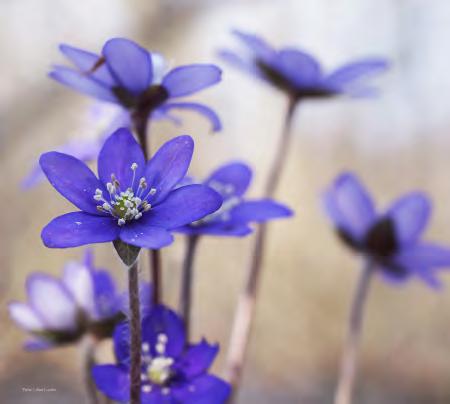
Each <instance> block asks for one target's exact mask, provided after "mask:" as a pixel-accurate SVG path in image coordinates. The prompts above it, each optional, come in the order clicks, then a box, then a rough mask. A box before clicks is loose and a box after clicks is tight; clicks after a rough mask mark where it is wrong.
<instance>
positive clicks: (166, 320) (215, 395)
mask: <svg viewBox="0 0 450 404" xmlns="http://www.w3.org/2000/svg"><path fill="white" fill-rule="evenodd" d="M129 340H130V332H129V326H128V323H122V324H120V325H118V326H117V327H116V330H115V333H114V351H115V354H116V359H117V362H118V363H117V364H116V365H97V366H95V367H94V368H93V370H92V374H93V378H94V381H95V384H96V385H97V388H98V389H99V390H100V391H102V392H103V393H104V394H105V395H106V396H107V397H109V398H111V399H113V400H116V401H119V402H128V400H129V396H130V377H129V371H130V369H129V367H130V349H129ZM218 351H219V347H218V345H210V344H209V343H207V342H206V341H205V340H202V341H201V342H199V343H197V344H189V343H188V341H186V335H185V330H184V325H183V322H182V320H181V319H180V318H179V317H178V315H177V314H176V313H175V312H173V311H171V310H169V309H168V308H166V307H164V306H155V307H154V308H153V309H152V311H151V312H150V313H149V315H148V316H147V317H145V318H144V319H143V320H142V373H141V403H142V404H165V403H174V404H175V403H176V404H221V403H224V402H225V400H226V399H227V398H228V396H229V394H230V386H229V385H228V384H227V383H225V382H224V381H222V380H221V379H219V378H218V377H216V376H213V375H211V374H209V373H208V370H209V368H210V367H211V365H212V363H213V361H214V359H215V357H216V355H217V353H218Z"/></svg>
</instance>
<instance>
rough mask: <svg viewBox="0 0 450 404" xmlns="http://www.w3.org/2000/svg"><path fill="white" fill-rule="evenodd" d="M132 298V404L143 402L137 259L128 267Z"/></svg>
mask: <svg viewBox="0 0 450 404" xmlns="http://www.w3.org/2000/svg"><path fill="white" fill-rule="evenodd" d="M128 294H129V299H130V360H131V369H130V404H139V403H140V402H141V345H142V344H141V319H140V305H139V274H138V264H137V260H136V261H135V262H134V264H132V265H131V266H130V267H129V269H128Z"/></svg>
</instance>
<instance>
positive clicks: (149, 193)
mask: <svg viewBox="0 0 450 404" xmlns="http://www.w3.org/2000/svg"><path fill="white" fill-rule="evenodd" d="M193 148H194V143H193V140H192V138H191V137H189V136H179V137H176V138H174V139H172V140H170V141H169V142H167V143H165V144H164V145H163V146H162V147H161V148H160V149H159V150H158V151H157V152H156V154H155V155H154V156H153V158H152V159H150V160H149V161H148V162H146V161H145V158H144V155H143V152H142V149H141V147H140V146H139V144H138V143H137V142H136V140H135V139H134V138H133V135H132V134H131V132H130V131H129V130H128V129H119V130H117V131H116V132H115V133H113V134H112V135H111V136H110V137H109V138H108V139H107V140H106V142H105V144H104V145H103V147H102V149H101V151H100V154H99V157H98V174H99V178H100V179H97V177H96V176H95V175H94V173H93V172H92V171H91V170H90V169H89V168H88V167H87V166H86V165H85V164H84V163H83V162H82V161H80V160H78V159H76V158H74V157H72V156H69V155H67V154H62V153H58V152H49V153H45V154H43V155H42V156H41V159H40V164H41V167H42V170H43V171H44V173H45V175H46V176H47V178H48V179H49V181H50V183H51V184H52V185H53V187H55V189H56V190H57V191H58V192H60V193H61V194H62V195H63V196H64V197H65V198H66V199H68V200H69V201H70V202H72V203H73V204H74V205H75V206H76V207H77V208H79V209H80V210H81V211H80V212H72V213H68V214H65V215H62V216H59V217H57V218H55V219H54V220H52V221H51V222H50V223H49V224H48V225H47V226H46V227H45V228H44V229H43V231H42V240H43V241H44V244H45V245H46V246H47V247H51V248H65V247H76V246H80V245H83V244H90V243H102V242H109V241H115V240H118V239H120V240H122V241H123V242H124V243H126V244H129V245H133V246H136V247H145V248H151V249H158V248H162V247H164V246H167V245H169V244H170V243H171V242H172V241H173V237H172V235H171V234H170V233H169V230H171V229H174V228H177V227H180V226H182V225H185V224H186V223H191V222H192V221H195V220H199V219H201V218H202V217H204V216H205V215H208V214H210V213H212V212H214V211H215V210H217V209H218V208H219V207H220V205H221V202H222V198H221V197H220V195H218V194H217V193H216V192H214V191H213V190H212V189H210V188H208V187H206V186H203V185H188V186H185V187H181V188H178V189H176V190H173V188H174V187H175V186H176V185H177V183H178V182H179V181H180V180H181V179H182V178H183V177H184V175H185V174H186V171H187V169H188V167H189V163H190V161H191V157H192V153H193Z"/></svg>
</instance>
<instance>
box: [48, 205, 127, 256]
mask: <svg viewBox="0 0 450 404" xmlns="http://www.w3.org/2000/svg"><path fill="white" fill-rule="evenodd" d="M119 230H120V229H119V226H118V225H117V223H116V222H115V221H114V220H113V219H112V218H111V217H109V216H108V217H104V216H93V215H89V214H87V213H83V212H72V213H67V214H65V215H62V216H58V217H57V218H55V219H53V220H52V221H51V222H50V223H49V224H48V225H47V226H45V227H44V229H43V230H42V233H41V237H42V241H43V242H44V244H45V245H46V246H47V247H49V248H67V247H78V246H81V245H86V244H93V243H106V242H108V241H113V240H115V239H117V238H118V236H119Z"/></svg>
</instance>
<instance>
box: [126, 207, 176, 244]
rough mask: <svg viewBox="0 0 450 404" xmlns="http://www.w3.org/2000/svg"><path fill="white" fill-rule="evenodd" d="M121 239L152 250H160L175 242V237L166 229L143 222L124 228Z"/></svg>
mask: <svg viewBox="0 0 450 404" xmlns="http://www.w3.org/2000/svg"><path fill="white" fill-rule="evenodd" d="M146 215H148V213H146ZM120 239H121V240H122V241H123V242H125V243H127V244H131V245H134V246H136V247H142V248H149V249H151V250H159V249H160V248H163V247H166V246H168V245H169V244H172V242H173V236H172V235H171V234H170V233H169V232H168V231H167V230H166V229H163V228H161V227H156V226H151V225H147V224H146V223H144V222H143V220H139V221H136V222H133V223H132V224H127V225H126V226H124V227H123V228H122V229H121V231H120Z"/></svg>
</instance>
